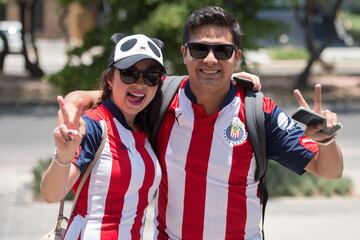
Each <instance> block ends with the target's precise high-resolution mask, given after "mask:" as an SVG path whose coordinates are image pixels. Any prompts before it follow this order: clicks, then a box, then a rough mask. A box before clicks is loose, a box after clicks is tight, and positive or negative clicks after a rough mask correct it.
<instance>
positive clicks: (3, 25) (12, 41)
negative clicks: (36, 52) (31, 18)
mask: <svg viewBox="0 0 360 240" xmlns="http://www.w3.org/2000/svg"><path fill="white" fill-rule="evenodd" d="M21 29H22V24H21V22H19V21H0V31H1V32H2V33H4V34H5V36H6V38H7V41H8V45H9V52H10V53H19V52H21V50H22V40H21ZM3 49H4V43H3V41H2V39H1V38H0V52H2V51H3Z"/></svg>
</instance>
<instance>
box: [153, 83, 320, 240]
mask: <svg viewBox="0 0 360 240" xmlns="http://www.w3.org/2000/svg"><path fill="white" fill-rule="evenodd" d="M264 114H265V128H266V142H267V156H268V157H269V158H270V159H273V160H275V161H278V162H279V163H281V164H282V165H284V166H286V167H287V168H289V169H291V170H293V171H295V172H297V173H299V174H301V173H303V172H304V167H305V166H306V165H307V164H308V162H309V161H310V160H311V159H312V158H313V157H314V155H315V154H316V153H317V151H318V149H317V145H316V143H315V142H314V141H312V140H311V139H309V138H306V137H304V136H303V131H302V130H301V129H300V127H299V126H298V125H297V124H295V123H294V122H293V121H292V119H291V118H289V117H288V116H287V115H286V114H285V113H284V112H283V111H282V110H281V109H280V108H278V107H277V106H276V105H275V104H274V102H273V101H272V100H271V99H269V98H264ZM304 139H306V141H304ZM157 153H158V158H159V161H160V165H161V168H162V180H161V182H160V187H159V193H158V198H157V205H156V213H155V226H156V229H155V237H154V238H156V239H191V240H200V239H205V240H209V239H210V240H211V239H216V240H219V239H246V240H259V239H260V238H261V235H260V229H259V224H260V219H261V209H260V199H259V196H258V190H259V189H258V185H259V182H258V181H255V169H256V161H255V159H254V153H253V149H252V146H251V144H250V142H249V138H248V133H247V130H246V126H245V114H244V90H243V89H242V88H241V87H236V86H232V87H231V88H230V91H229V93H228V96H227V97H226V98H225V100H224V102H223V104H222V106H221V108H220V110H219V111H218V112H216V113H214V114H213V115H211V116H207V115H206V113H205V111H204V109H203V107H202V106H201V105H199V104H197V103H196V98H195V96H194V95H193V94H192V92H191V90H190V87H189V84H188V81H187V80H185V81H183V82H182V84H181V86H180V89H179V91H178V93H177V95H176V96H175V97H174V99H173V101H172V103H171V104H170V106H169V109H168V111H167V112H166V115H165V118H164V121H163V122H162V125H161V128H160V131H159V134H158V138H157Z"/></svg>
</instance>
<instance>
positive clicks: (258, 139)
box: [234, 78, 268, 239]
mask: <svg viewBox="0 0 360 240" xmlns="http://www.w3.org/2000/svg"><path fill="white" fill-rule="evenodd" d="M234 79H235V80H236V81H237V83H238V84H240V85H241V86H243V87H244V89H245V118H246V126H247V130H248V134H249V137H250V141H251V144H252V146H253V149H254V154H255V159H256V170H255V180H256V181H259V185H260V186H259V188H260V201H261V205H262V228H261V232H262V238H263V239H265V234H264V220H265V208H266V204H267V200H268V192H267V189H266V176H265V173H266V169H267V163H268V160H267V156H266V136H265V117H264V110H263V98H264V94H263V93H262V92H260V91H258V92H256V91H253V85H252V84H250V83H249V81H248V80H244V79H238V78H234Z"/></svg>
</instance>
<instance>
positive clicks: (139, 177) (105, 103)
mask: <svg viewBox="0 0 360 240" xmlns="http://www.w3.org/2000/svg"><path fill="white" fill-rule="evenodd" d="M112 40H113V41H114V42H115V43H116V45H115V47H114V49H113V51H112V54H111V56H110V59H109V65H108V68H107V69H106V70H105V71H104V73H103V76H102V90H103V93H102V96H101V99H100V100H99V102H98V104H97V106H96V107H95V108H93V109H91V110H89V111H88V112H86V113H85V114H84V115H83V116H82V120H83V121H85V123H86V124H85V125H86V131H85V133H83V132H84V131H81V130H80V129H79V127H78V126H79V124H78V123H79V121H80V114H81V113H80V112H81V109H80V110H79V111H78V112H77V117H76V119H77V121H76V124H75V125H74V126H69V125H66V124H63V125H60V126H59V127H57V128H56V129H55V131H54V139H55V145H56V151H55V154H54V158H53V161H52V163H51V164H50V166H49V168H48V169H47V171H46V172H45V174H44V176H43V179H42V183H41V191H42V194H43V197H44V199H45V200H46V201H48V202H55V201H60V200H61V199H63V198H64V196H65V195H66V194H67V193H68V192H69V190H70V189H71V188H74V190H75V191H76V188H77V186H78V184H79V182H80V180H81V176H82V174H83V173H84V172H85V170H86V167H87V166H88V164H89V163H90V162H91V161H92V160H93V158H94V155H95V152H96V150H97V149H98V148H99V146H100V143H101V140H102V137H103V136H105V135H104V134H103V131H104V129H106V131H107V137H106V142H105V146H104V149H103V150H102V152H101V155H100V157H99V159H98V160H97V162H96V164H95V165H94V167H93V169H92V171H91V173H90V176H89V177H88V178H87V180H86V182H85V184H84V187H83V188H82V190H81V192H80V195H79V198H78V201H77V203H76V205H75V208H74V212H73V214H72V216H71V218H70V224H69V226H68V228H67V232H66V236H65V239H141V238H142V230H143V225H144V222H145V209H146V207H147V205H148V204H149V202H150V200H151V199H152V197H153V195H154V193H155V191H156V189H157V187H158V185H159V181H160V178H161V170H160V166H159V163H158V161H157V158H156V156H155V154H154V152H153V150H152V149H151V146H150V144H149V142H148V140H147V134H148V131H149V130H148V129H149V128H148V124H147V117H146V116H147V113H148V112H149V111H158V106H159V103H160V102H161V92H160V87H161V84H162V78H163V76H164V75H165V69H164V67H163V58H162V53H161V47H162V46H163V43H162V42H161V41H160V40H157V39H150V38H148V37H146V36H144V35H141V34H137V35H131V36H125V35H123V34H115V35H114V36H113V37H112ZM58 102H59V106H60V109H61V110H62V114H63V116H64V117H65V118H66V117H67V113H66V111H65V110H64V100H63V99H62V97H58ZM65 122H66V121H65ZM105 126H106V127H105ZM75 153H76V154H75ZM74 156H75V157H74Z"/></svg>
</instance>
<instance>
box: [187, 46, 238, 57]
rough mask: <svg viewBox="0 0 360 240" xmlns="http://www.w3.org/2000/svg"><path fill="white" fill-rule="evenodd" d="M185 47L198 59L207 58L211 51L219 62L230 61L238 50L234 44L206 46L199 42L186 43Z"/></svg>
mask: <svg viewBox="0 0 360 240" xmlns="http://www.w3.org/2000/svg"><path fill="white" fill-rule="evenodd" d="M185 47H187V48H189V52H190V55H191V56H192V57H193V58H198V59H204V58H206V56H207V55H208V54H209V52H210V49H211V50H212V51H213V53H214V55H215V57H216V59H218V60H228V59H229V58H231V56H232V55H233V52H234V50H235V49H236V48H237V47H236V45H234V44H205V43H197V42H188V43H185Z"/></svg>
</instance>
